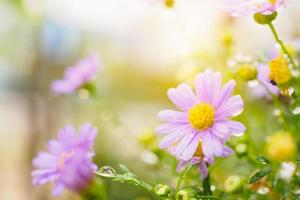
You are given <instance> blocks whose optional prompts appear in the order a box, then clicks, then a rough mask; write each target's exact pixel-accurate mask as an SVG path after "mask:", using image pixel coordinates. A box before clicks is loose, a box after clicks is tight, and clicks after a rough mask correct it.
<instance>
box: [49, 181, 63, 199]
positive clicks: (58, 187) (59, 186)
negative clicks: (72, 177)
mask: <svg viewBox="0 0 300 200" xmlns="http://www.w3.org/2000/svg"><path fill="white" fill-rule="evenodd" d="M64 189H65V186H64V185H63V184H62V183H60V182H58V183H56V185H55V187H54V189H53V191H52V195H53V196H58V195H60V194H61V193H62V191H63V190H64Z"/></svg>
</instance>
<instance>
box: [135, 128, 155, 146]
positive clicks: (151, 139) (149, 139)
mask: <svg viewBox="0 0 300 200" xmlns="http://www.w3.org/2000/svg"><path fill="white" fill-rule="evenodd" d="M138 141H139V143H140V144H142V145H143V146H144V147H145V148H146V149H149V150H155V149H156V148H157V138H156V135H155V134H154V131H153V130H152V129H146V130H145V131H144V132H143V133H141V134H140V135H139V136H138Z"/></svg>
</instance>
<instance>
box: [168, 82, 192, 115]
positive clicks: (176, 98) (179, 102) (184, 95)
mask: <svg viewBox="0 0 300 200" xmlns="http://www.w3.org/2000/svg"><path fill="white" fill-rule="evenodd" d="M167 94H168V97H169V99H170V100H171V101H172V102H173V103H174V104H175V105H176V106H177V107H178V108H180V109H182V110H184V111H188V110H189V109H190V108H191V107H193V106H194V105H195V104H196V103H197V99H196V97H195V95H194V93H193V91H192V89H191V88H190V86H188V85H187V84H186V83H182V84H180V85H179V86H178V87H177V88H176V89H174V88H171V89H169V90H168V92H167Z"/></svg>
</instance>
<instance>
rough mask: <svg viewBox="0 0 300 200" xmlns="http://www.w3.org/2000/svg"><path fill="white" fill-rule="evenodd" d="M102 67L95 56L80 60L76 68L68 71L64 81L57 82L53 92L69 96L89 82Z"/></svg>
mask: <svg viewBox="0 0 300 200" xmlns="http://www.w3.org/2000/svg"><path fill="white" fill-rule="evenodd" d="M99 67H100V62H99V59H98V57H97V56H96V55H95V54H91V55H90V56H88V57H87V58H85V59H83V60H80V61H79V62H78V63H77V64H76V65H75V66H72V67H69V68H67V69H66V71H65V74H64V79H62V80H55V81H53V82H52V84H51V90H52V92H54V93H55V94H69V93H72V92H75V91H76V90H77V89H78V88H80V87H81V86H83V85H84V84H86V83H87V82H89V81H90V80H91V79H92V78H93V77H94V76H95V74H96V72H97V70H98V69H99Z"/></svg>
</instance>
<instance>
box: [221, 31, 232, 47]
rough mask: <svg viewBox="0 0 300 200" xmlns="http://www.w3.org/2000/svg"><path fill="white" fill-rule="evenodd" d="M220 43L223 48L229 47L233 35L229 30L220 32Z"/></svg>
mask: <svg viewBox="0 0 300 200" xmlns="http://www.w3.org/2000/svg"><path fill="white" fill-rule="evenodd" d="M221 42H222V44H223V45H224V46H225V47H230V46H231V45H232V43H233V33H232V31H230V30H227V31H222V33H221Z"/></svg>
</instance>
